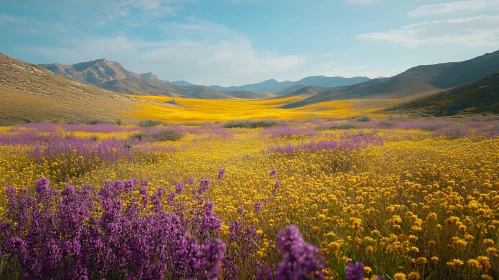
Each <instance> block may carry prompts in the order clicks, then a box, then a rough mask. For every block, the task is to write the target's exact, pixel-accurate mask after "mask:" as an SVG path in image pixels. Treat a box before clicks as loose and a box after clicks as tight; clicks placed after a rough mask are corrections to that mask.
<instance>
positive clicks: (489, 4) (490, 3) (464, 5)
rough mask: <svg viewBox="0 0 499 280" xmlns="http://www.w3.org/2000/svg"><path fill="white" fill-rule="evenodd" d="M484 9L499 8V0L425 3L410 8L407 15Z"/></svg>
mask: <svg viewBox="0 0 499 280" xmlns="http://www.w3.org/2000/svg"><path fill="white" fill-rule="evenodd" d="M484 9H488V10H491V9H499V0H469V1H456V2H447V3H441V4H432V5H425V6H421V7H419V8H417V9H415V10H412V11H411V12H409V15H411V16H415V17H422V16H431V15H438V14H446V13H451V12H459V11H465V12H469V11H480V10H484Z"/></svg>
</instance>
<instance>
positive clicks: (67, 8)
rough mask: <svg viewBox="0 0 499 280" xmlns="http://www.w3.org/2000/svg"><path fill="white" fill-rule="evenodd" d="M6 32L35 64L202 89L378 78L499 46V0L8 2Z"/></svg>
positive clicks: (1, 9) (9, 43)
mask: <svg viewBox="0 0 499 280" xmlns="http://www.w3.org/2000/svg"><path fill="white" fill-rule="evenodd" d="M402 2H403V3H402ZM0 36H1V37H2V41H3V43H2V44H0V52H3V53H5V54H7V55H9V56H12V57H15V58H17V59H21V60H24V61H28V62H31V63H37V64H40V63H61V64H75V63H78V62H83V61H90V60H94V59H99V58H106V59H108V60H111V61H116V62H119V63H121V64H122V65H123V66H124V67H125V68H126V69H128V70H130V71H134V72H137V73H144V72H151V71H152V72H155V73H156V74H157V75H158V77H159V78H160V79H163V80H186V81H189V82H192V83H196V84H203V85H212V84H217V85H223V86H230V85H241V84H248V83H255V82H261V81H263V80H268V79H272V78H273V79H277V80H279V81H283V80H299V79H301V78H303V77H306V76H311V75H324V76H344V77H353V76H368V77H370V78H375V77H379V76H392V75H395V74H398V73H400V72H402V71H404V70H406V69H408V68H410V67H412V66H415V65H420V64H433V63H442V62H449V61H461V60H465V59H469V58H471V57H475V56H479V55H482V54H483V53H486V52H492V51H495V50H497V49H499V0H467V1H466V0H465V1H450V0H442V1H435V0H421V1H396V0H337V1H330V0H317V1H305V0H196V1H194V0H143V1H140V0H118V1H114V0H99V1H97V0H89V1H84V2H82V1H77V0H50V1H34V0H28V1H17V2H9V3H8V2H7V1H0Z"/></svg>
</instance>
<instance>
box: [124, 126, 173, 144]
mask: <svg viewBox="0 0 499 280" xmlns="http://www.w3.org/2000/svg"><path fill="white" fill-rule="evenodd" d="M131 138H132V139H138V140H140V141H149V142H166V141H177V140H179V139H180V138H182V134H180V133H179V132H178V131H176V130H174V129H170V128H167V129H162V130H159V131H156V132H154V133H150V134H148V133H145V132H139V133H136V134H134V135H132V136H131Z"/></svg>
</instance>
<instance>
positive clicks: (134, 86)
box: [40, 59, 262, 99]
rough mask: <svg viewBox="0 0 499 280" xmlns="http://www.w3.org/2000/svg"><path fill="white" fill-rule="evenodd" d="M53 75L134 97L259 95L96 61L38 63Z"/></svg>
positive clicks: (220, 97)
mask: <svg viewBox="0 0 499 280" xmlns="http://www.w3.org/2000/svg"><path fill="white" fill-rule="evenodd" d="M40 66H42V67H45V68H46V69H48V70H50V71H51V72H52V73H54V74H57V75H60V76H62V77H65V78H68V79H71V80H74V81H78V82H81V83H86V84H91V85H95V86H98V87H100V88H103V89H107V90H110V91H114V92H119V93H128V94H137V95H165V96H171V97H188V98H201V99H227V98H233V97H238V98H261V97H262V95H261V94H257V93H254V92H249V91H236V92H228V91H222V90H218V89H214V88H211V87H206V86H198V85H192V86H190V85H189V86H181V85H177V84H174V83H170V82H168V81H162V80H159V79H158V77H157V76H156V74H155V73H153V72H149V73H142V74H138V73H134V72H131V71H128V70H126V69H125V68H124V67H123V66H122V65H121V64H120V63H118V62H114V61H109V60H107V59H97V60H93V61H88V62H82V63H77V64H74V65H63V64H57V63H56V64H41V65H40Z"/></svg>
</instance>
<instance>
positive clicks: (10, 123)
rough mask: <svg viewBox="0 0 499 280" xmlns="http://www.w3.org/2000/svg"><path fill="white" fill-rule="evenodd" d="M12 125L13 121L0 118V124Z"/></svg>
mask: <svg viewBox="0 0 499 280" xmlns="http://www.w3.org/2000/svg"><path fill="white" fill-rule="evenodd" d="M12 125H14V123H13V122H11V121H7V120H1V119H0V126H12Z"/></svg>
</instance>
